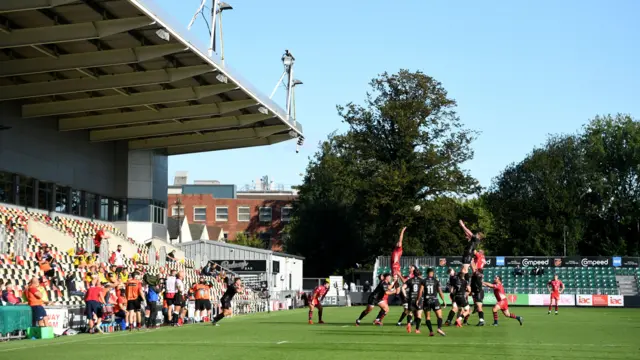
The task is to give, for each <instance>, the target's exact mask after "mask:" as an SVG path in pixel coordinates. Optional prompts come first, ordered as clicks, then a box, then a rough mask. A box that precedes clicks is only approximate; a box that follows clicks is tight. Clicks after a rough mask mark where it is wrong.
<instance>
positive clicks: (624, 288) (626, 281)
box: [616, 275, 638, 295]
mask: <svg viewBox="0 0 640 360" xmlns="http://www.w3.org/2000/svg"><path fill="white" fill-rule="evenodd" d="M616 281H617V282H618V288H619V289H620V295H637V294H638V284H637V283H636V278H635V277H634V276H622V275H616Z"/></svg>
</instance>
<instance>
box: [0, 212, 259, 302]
mask: <svg viewBox="0 0 640 360" xmlns="http://www.w3.org/2000/svg"><path fill="white" fill-rule="evenodd" d="M34 221H35V222H36V223H37V224H39V225H46V226H47V227H48V228H50V229H54V230H56V231H58V232H60V233H62V234H66V235H70V236H72V237H73V239H74V245H75V246H74V247H72V248H70V249H60V248H58V247H57V246H56V245H53V244H49V243H47V239H45V238H40V237H38V236H36V235H34V234H32V233H31V232H29V230H30V229H29V225H30V222H31V225H32V226H33V225H34V223H33V222H34ZM99 230H103V231H106V232H109V233H110V234H113V235H114V236H113V237H112V238H110V239H109V241H108V242H109V247H110V248H111V247H115V246H117V244H123V243H127V244H129V245H132V246H133V247H135V249H136V251H135V253H134V256H132V257H128V258H126V259H125V269H126V270H127V271H128V272H129V273H131V272H133V271H136V270H137V271H139V272H143V273H149V274H153V275H159V274H160V273H161V269H160V267H159V266H151V265H149V261H148V255H149V248H148V247H147V246H145V245H144V244H138V243H135V242H133V240H132V239H125V238H124V236H123V235H122V233H121V232H119V230H118V229H117V228H115V227H114V226H113V225H111V224H108V223H102V222H93V221H90V220H79V219H74V218H64V217H58V218H55V219H53V218H51V217H49V216H47V215H45V214H41V213H38V212H31V211H28V210H22V209H19V208H14V207H3V206H0V231H3V232H4V241H5V244H4V246H3V247H4V253H2V254H0V278H2V279H3V280H4V283H5V284H7V283H9V284H11V285H12V287H13V289H14V291H15V293H16V296H17V297H18V298H23V291H24V289H25V286H27V284H28V282H29V281H30V280H31V279H32V278H34V277H38V278H42V277H43V275H44V271H43V270H42V269H41V268H40V267H39V264H38V261H37V257H38V255H37V254H38V252H39V251H40V250H41V249H42V248H43V247H47V248H48V251H49V253H50V254H51V256H52V257H53V258H54V259H55V262H56V264H57V265H56V269H55V271H54V274H53V276H52V277H51V279H50V280H51V281H50V282H49V281H45V282H44V283H43V287H45V289H46V292H47V296H48V299H49V302H50V303H51V304H56V305H65V306H81V305H83V304H84V300H83V297H82V296H81V295H78V294H77V293H74V294H70V292H69V289H68V284H69V282H68V281H69V280H68V276H69V275H71V276H72V278H71V279H70V281H74V282H75V283H76V284H78V285H79V286H78V288H79V289H82V288H84V287H85V285H84V284H85V282H86V281H87V272H88V271H94V272H103V273H102V274H100V276H101V279H102V278H103V277H104V278H106V276H107V272H108V270H107V269H108V267H109V266H110V265H109V264H106V263H104V262H100V260H99V259H88V258H87V257H88V256H89V255H90V253H88V254H87V257H84V258H83V262H84V263H85V264H86V266H84V267H83V266H80V264H81V263H80V261H78V259H77V258H76V256H75V255H76V252H77V251H78V250H79V249H82V248H83V247H85V244H86V243H87V240H86V239H91V240H92V239H93V236H94V234H95V233H96V232H97V231H99ZM21 232H25V233H26V234H28V239H27V243H28V246H27V249H26V250H27V251H26V256H25V258H24V259H22V258H20V257H19V256H16V255H15V254H16V248H15V244H16V241H15V238H16V235H17V234H19V233H21ZM114 244H115V245H114ZM136 255H137V256H136ZM156 256H158V253H157V252H156ZM85 259H86V260H85ZM156 263H157V262H156ZM194 266H195V264H194V262H193V261H192V260H191V259H179V261H176V262H167V263H166V265H165V269H164V272H165V273H166V272H169V271H171V270H178V271H179V270H183V271H184V272H185V285H186V286H187V287H189V288H191V286H192V284H195V283H196V282H197V281H198V278H199V277H200V273H199V269H195V268H194ZM205 279H206V280H207V281H208V282H210V283H211V284H212V285H213V287H212V288H211V294H210V295H211V300H212V303H213V306H214V309H215V308H216V307H217V305H218V304H217V301H218V299H219V298H220V296H221V295H222V293H223V292H224V291H225V290H226V283H225V281H224V279H222V278H221V277H218V276H207V277H205ZM257 300H258V294H257V293H254V292H253V291H251V290H250V289H247V290H245V293H243V294H238V296H237V299H236V311H237V312H238V313H246V312H252V311H256V310H257V309H255V308H254V307H255V304H256V303H257V302H258V301H257Z"/></svg>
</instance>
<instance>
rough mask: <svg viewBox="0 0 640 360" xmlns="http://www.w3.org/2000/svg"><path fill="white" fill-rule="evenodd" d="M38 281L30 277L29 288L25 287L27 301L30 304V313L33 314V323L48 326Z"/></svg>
mask: <svg viewBox="0 0 640 360" xmlns="http://www.w3.org/2000/svg"><path fill="white" fill-rule="evenodd" d="M39 285H40V283H39V281H38V278H33V279H31V282H30V283H29V288H28V289H27V302H28V303H29V306H31V313H32V314H33V323H34V325H36V326H40V327H42V326H49V318H48V317H47V312H46V311H45V309H44V306H43V305H44V304H45V302H44V300H43V294H42V292H41V291H40V286H39Z"/></svg>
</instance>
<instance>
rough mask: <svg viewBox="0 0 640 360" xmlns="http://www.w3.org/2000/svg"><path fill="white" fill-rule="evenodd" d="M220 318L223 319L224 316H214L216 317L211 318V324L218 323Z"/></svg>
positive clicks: (221, 314)
mask: <svg viewBox="0 0 640 360" xmlns="http://www.w3.org/2000/svg"><path fill="white" fill-rule="evenodd" d="M222 318H224V314H223V313H220V314H218V315H216V317H214V318H213V323H214V324H215V323H217V322H218V321H220V320H222Z"/></svg>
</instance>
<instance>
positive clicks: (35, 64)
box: [0, 44, 186, 76]
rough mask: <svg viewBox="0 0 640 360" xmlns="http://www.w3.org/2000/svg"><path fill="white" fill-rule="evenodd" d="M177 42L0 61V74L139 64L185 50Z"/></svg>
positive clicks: (28, 73)
mask: <svg viewBox="0 0 640 360" xmlns="http://www.w3.org/2000/svg"><path fill="white" fill-rule="evenodd" d="M185 49H186V48H185V46H184V45H180V44H166V45H150V46H140V47H134V48H130V49H118V50H104V51H94V52H87V53H80V54H70V55H61V56H59V57H57V58H50V57H39V58H30V59H18V60H8V61H2V62H0V76H22V75H30V74H40V73H47V72H50V71H65V70H74V69H85V68H93V67H102V66H112V65H122V64H132V63H139V62H143V61H147V60H151V59H157V58H160V57H162V56H165V55H171V54H175V53H178V52H181V51H184V50H185Z"/></svg>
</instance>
